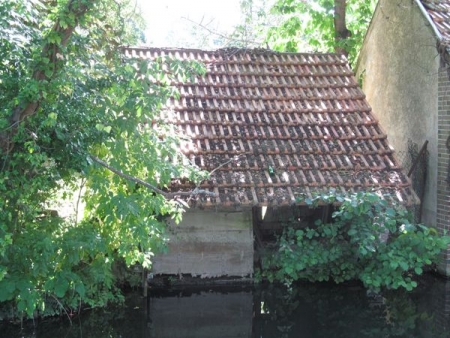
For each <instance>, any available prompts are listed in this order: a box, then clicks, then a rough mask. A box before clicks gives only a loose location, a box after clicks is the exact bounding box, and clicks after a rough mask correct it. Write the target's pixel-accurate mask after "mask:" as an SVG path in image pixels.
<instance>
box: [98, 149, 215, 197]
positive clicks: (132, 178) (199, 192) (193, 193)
mask: <svg viewBox="0 0 450 338" xmlns="http://www.w3.org/2000/svg"><path fill="white" fill-rule="evenodd" d="M89 158H90V159H91V160H92V161H94V162H95V163H97V164H99V165H101V166H102V167H104V168H106V169H108V170H109V171H111V172H113V173H114V174H116V175H118V176H120V177H122V178H124V179H126V180H129V181H131V182H134V183H137V184H141V185H142V186H144V187H146V188H148V189H150V190H152V191H154V192H156V193H158V194H160V195H163V196H164V197H165V198H167V199H173V198H175V197H183V196H188V197H191V196H196V195H207V196H211V197H217V194H216V193H214V192H211V191H208V190H203V189H198V187H196V188H195V189H193V190H191V191H180V192H166V191H164V190H161V189H159V188H158V187H155V186H154V185H152V184H150V183H148V182H146V181H144V180H141V179H140V178H138V177H135V176H131V175H129V174H127V173H124V172H123V171H122V170H120V169H117V168H114V167H112V166H110V165H109V164H108V163H106V162H105V161H103V160H101V159H99V158H98V157H97V156H94V155H89Z"/></svg>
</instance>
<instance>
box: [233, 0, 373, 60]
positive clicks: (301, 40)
mask: <svg viewBox="0 0 450 338" xmlns="http://www.w3.org/2000/svg"><path fill="white" fill-rule="evenodd" d="M375 4H376V0H311V1H304V0H276V1H274V2H272V3H267V1H265V0H243V1H242V7H243V8H244V9H247V10H248V8H253V7H258V6H263V8H266V10H265V11H264V13H263V14H261V11H259V12H258V16H257V18H258V19H257V20H258V21H259V22H260V24H259V25H258V27H259V29H255V30H254V31H258V30H259V31H261V32H262V36H261V35H260V36H259V37H260V38H261V37H263V38H265V42H264V44H268V45H269V46H270V48H272V49H274V50H278V51H287V52H299V51H311V50H314V51H319V52H331V51H334V52H337V53H343V54H345V55H348V58H349V60H350V61H351V62H352V63H354V62H355V61H356V58H357V55H358V52H359V49H360V46H361V44H362V41H363V39H364V36H365V32H366V29H367V27H368V24H369V22H370V20H371V18H372V13H373V11H374V9H375ZM267 8H271V9H270V10H267ZM248 13H249V14H248V15H247V16H246V18H247V19H246V20H247V21H250V22H252V21H253V20H254V18H255V15H254V12H252V11H249V12H248ZM249 24H250V23H246V25H249ZM268 25H269V27H268ZM244 26H245V25H244ZM240 31H243V29H242V27H238V29H237V34H239V33H240ZM241 36H243V34H242V33H241ZM252 40H258V39H256V38H253V39H252Z"/></svg>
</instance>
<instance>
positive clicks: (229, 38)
mask: <svg viewBox="0 0 450 338" xmlns="http://www.w3.org/2000/svg"><path fill="white" fill-rule="evenodd" d="M182 19H185V20H187V21H189V22H190V23H192V24H194V25H197V26H199V27H200V28H202V29H204V30H206V31H208V32H209V33H211V34H213V35H217V36H219V37H221V38H224V39H227V40H228V41H232V42H233V41H234V42H241V43H243V44H245V45H246V46H247V45H248V44H249V43H252V44H255V45H257V46H261V45H262V43H261V42H258V41H251V40H243V39H236V38H233V37H229V36H227V35H225V34H222V33H219V32H217V31H215V30H212V29H211V28H209V27H207V26H206V25H204V24H203V23H202V22H203V19H202V21H201V22H195V21H193V20H191V19H189V18H187V17H182Z"/></svg>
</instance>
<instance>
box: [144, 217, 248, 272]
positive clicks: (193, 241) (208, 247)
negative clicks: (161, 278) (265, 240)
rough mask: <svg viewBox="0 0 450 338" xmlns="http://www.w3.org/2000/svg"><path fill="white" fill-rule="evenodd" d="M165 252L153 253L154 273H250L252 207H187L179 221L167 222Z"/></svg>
mask: <svg viewBox="0 0 450 338" xmlns="http://www.w3.org/2000/svg"><path fill="white" fill-rule="evenodd" d="M169 231H170V234H171V236H170V241H169V245H168V252H167V254H164V255H160V256H158V257H156V259H155V261H154V264H153V269H152V271H153V273H156V274H170V275H179V276H182V275H185V274H190V275H192V276H194V277H201V278H211V277H221V276H233V277H246V276H251V275H252V274H253V226H252V213H251V210H246V211H226V212H222V211H214V210H200V209H192V210H188V211H187V212H186V213H185V214H184V216H183V221H182V223H181V224H179V225H176V224H174V222H171V223H170V224H169Z"/></svg>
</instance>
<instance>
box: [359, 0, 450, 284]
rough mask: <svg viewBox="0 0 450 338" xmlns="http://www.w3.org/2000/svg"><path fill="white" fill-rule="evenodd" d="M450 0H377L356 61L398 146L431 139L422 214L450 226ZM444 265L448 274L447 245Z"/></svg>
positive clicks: (371, 98) (445, 227) (425, 219)
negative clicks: (449, 68)
mask: <svg viewBox="0 0 450 338" xmlns="http://www.w3.org/2000/svg"><path fill="white" fill-rule="evenodd" d="M449 38H450V1H448V0H414V1H411V0H398V1H391V0H380V1H379V2H378V5H377V8H376V10H375V13H374V16H373V19H372V22H371V24H370V27H369V30H368V32H367V35H366V38H365V41H364V45H363V48H362V50H361V53H360V57H359V61H358V65H357V77H358V78H359V80H360V81H361V83H362V88H363V90H364V92H365V93H366V95H367V100H368V102H369V103H370V105H371V106H372V107H373V109H374V111H375V112H376V114H377V117H378V118H379V119H380V123H381V125H382V126H383V128H384V129H385V130H386V133H387V135H388V140H389V142H390V143H391V144H392V145H393V146H394V148H395V150H396V151H407V148H408V144H411V143H412V144H415V145H416V146H418V147H420V146H422V144H424V143H425V142H426V141H428V151H429V161H428V165H427V176H426V186H425V194H424V195H423V196H422V197H423V201H422V202H423V217H422V221H423V222H424V223H426V224H428V225H432V226H436V227H437V228H439V230H440V231H441V232H442V233H443V232H445V231H448V230H449V229H450V227H449V226H450V219H449V212H450V189H449V184H450V180H449V177H450V176H449V175H450V173H449V168H450V156H449V154H450V100H449V98H450V78H449V74H450V73H449V72H448V66H449V64H448V60H449V58H448V53H449V50H448V46H449V41H450V40H449ZM440 270H441V271H442V272H443V273H445V274H447V275H449V274H450V251H447V252H444V253H443V259H442V264H441V265H440Z"/></svg>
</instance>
